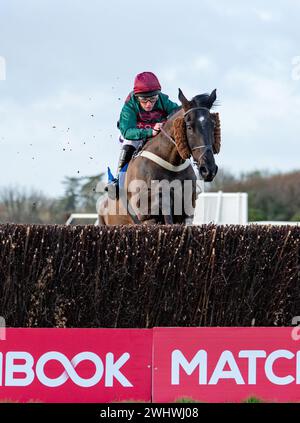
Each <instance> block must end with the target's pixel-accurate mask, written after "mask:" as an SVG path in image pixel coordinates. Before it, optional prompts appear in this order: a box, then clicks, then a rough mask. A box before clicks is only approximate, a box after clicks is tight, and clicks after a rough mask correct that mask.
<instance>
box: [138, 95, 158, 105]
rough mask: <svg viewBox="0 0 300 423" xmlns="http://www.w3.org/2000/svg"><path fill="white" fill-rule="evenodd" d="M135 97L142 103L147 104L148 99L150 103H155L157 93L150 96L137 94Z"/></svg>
mask: <svg viewBox="0 0 300 423" xmlns="http://www.w3.org/2000/svg"><path fill="white" fill-rule="evenodd" d="M137 98H138V100H139V102H140V103H142V104H147V103H148V101H150V103H155V102H156V101H157V100H158V95H153V96H152V97H142V96H137Z"/></svg>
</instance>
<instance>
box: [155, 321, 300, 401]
mask: <svg viewBox="0 0 300 423" xmlns="http://www.w3.org/2000/svg"><path fill="white" fill-rule="evenodd" d="M295 331H296V332H295ZM153 343H154V356H153V379H152V384H153V385H152V400H153V402H172V401H175V400H176V399H177V398H182V397H189V398H193V399H196V400H199V401H203V402H241V401H243V400H245V399H247V398H249V397H250V396H255V397H258V398H261V399H264V400H269V401H279V402H280V401H281V402H296V401H297V402H299V401H300V341H299V336H298V328H294V329H293V328H280V327H278V328H274V327H272V328H221V327H219V328H155V329H154V331H153Z"/></svg>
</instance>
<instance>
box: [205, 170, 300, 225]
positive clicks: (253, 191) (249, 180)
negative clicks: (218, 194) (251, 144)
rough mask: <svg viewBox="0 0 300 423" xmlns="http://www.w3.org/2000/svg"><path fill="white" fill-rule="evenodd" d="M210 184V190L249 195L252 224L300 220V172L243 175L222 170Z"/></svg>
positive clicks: (262, 172) (261, 172) (260, 172)
mask: <svg viewBox="0 0 300 423" xmlns="http://www.w3.org/2000/svg"><path fill="white" fill-rule="evenodd" d="M207 185H208V186H207V188H208V189H209V190H210V191H219V190H221V191H224V192H247V193H248V201H249V221H259V220H281V221H300V171H294V172H289V173H277V174H270V173H269V172H268V171H255V172H250V173H245V174H242V175H240V176H234V175H233V174H231V173H230V172H227V171H225V172H224V171H223V172H222V171H220V174H218V175H217V176H216V178H215V180H214V182H213V183H212V184H207Z"/></svg>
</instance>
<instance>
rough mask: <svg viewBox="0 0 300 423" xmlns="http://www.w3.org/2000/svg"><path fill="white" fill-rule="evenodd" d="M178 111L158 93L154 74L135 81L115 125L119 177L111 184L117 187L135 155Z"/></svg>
mask: <svg viewBox="0 0 300 423" xmlns="http://www.w3.org/2000/svg"><path fill="white" fill-rule="evenodd" d="M179 107H180V106H179V105H178V104H177V103H174V102H172V101H171V100H169V97H168V96H167V95H166V94H163V93H162V92H161V86H160V83H159V81H158V79H157V77H156V76H155V75H154V73H152V72H142V73H139V74H138V75H137V76H136V77H135V80H134V88H133V91H132V92H131V93H130V94H129V95H128V97H127V98H126V100H125V104H124V106H123V108H122V110H121V114H120V119H119V122H118V128H119V129H120V132H121V134H122V137H120V141H121V142H122V148H121V153H120V157H119V163H118V170H117V173H118V174H117V177H116V178H115V179H114V180H113V181H112V182H111V183H112V184H114V185H117V184H118V181H119V173H120V171H121V169H122V168H123V167H124V166H125V165H126V164H127V163H129V161H130V159H131V157H132V155H133V153H134V151H135V150H136V149H137V148H138V147H139V146H140V145H141V144H142V143H143V141H147V140H148V139H150V138H152V137H155V136H156V135H157V134H158V133H159V131H160V128H161V126H162V125H163V123H164V122H165V121H166V120H167V116H168V115H169V114H170V113H172V112H173V111H175V110H178V109H179ZM107 190H108V186H107V187H106V191H107Z"/></svg>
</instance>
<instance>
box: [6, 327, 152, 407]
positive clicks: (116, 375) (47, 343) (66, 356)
mask: <svg viewBox="0 0 300 423" xmlns="http://www.w3.org/2000/svg"><path fill="white" fill-rule="evenodd" d="M151 361H152V331H151V330H147V329H29V328H27V329H12V328H11V329H6V339H5V340H1V341H0V398H1V399H2V400H3V399H9V400H16V401H20V402H27V401H41V402H56V403H57V402H111V401H122V400H139V401H150V400H151Z"/></svg>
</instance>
